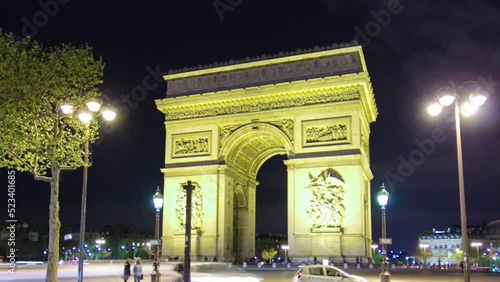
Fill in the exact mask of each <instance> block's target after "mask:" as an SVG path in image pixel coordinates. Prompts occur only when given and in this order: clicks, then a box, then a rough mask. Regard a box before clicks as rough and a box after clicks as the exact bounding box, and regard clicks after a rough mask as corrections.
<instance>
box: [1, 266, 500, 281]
mask: <svg viewBox="0 0 500 282" xmlns="http://www.w3.org/2000/svg"><path fill="white" fill-rule="evenodd" d="M143 267H144V274H145V275H144V276H145V278H144V280H143V281H144V282H149V281H151V278H150V275H149V273H151V271H152V263H151V262H148V261H145V262H144V263H143ZM237 267H239V266H237ZM122 269H123V263H122V261H114V262H113V264H111V263H110V262H107V263H103V262H100V263H93V262H91V263H90V264H88V265H85V266H84V275H83V277H84V279H83V280H84V281H86V282H119V281H123V280H122V279H121V273H122ZM297 269H298V268H297V267H292V268H286V267H285V266H278V267H277V268H272V267H270V266H268V265H265V266H264V267H262V268H257V266H255V265H250V266H249V267H248V268H246V270H247V271H249V272H252V273H254V274H257V275H259V276H261V277H263V278H264V281H265V282H291V281H292V276H293V274H294V273H295V272H296V271H297ZM7 270H8V268H7V267H6V266H5V265H3V266H0V281H12V282H15V281H19V282H44V281H45V266H19V267H18V268H17V269H16V270H17V274H15V275H12V274H9V273H8V272H7ZM77 271H78V266H77V265H60V267H59V271H58V273H59V275H58V276H59V281H60V282H70V281H71V282H74V281H76V274H77ZM160 271H161V267H160ZM346 271H347V272H349V273H351V274H356V275H360V276H362V277H365V278H366V279H368V281H370V282H375V281H377V282H378V281H380V279H379V277H378V274H379V273H380V269H368V268H363V269H355V268H350V269H347V270H346ZM389 271H390V273H391V275H392V277H391V278H392V279H391V281H392V282H462V281H463V275H462V273H460V272H459V271H456V270H439V269H390V270H389ZM163 278H165V279H161V280H160V281H162V282H166V281H168V279H166V278H167V277H163ZM129 281H130V282H131V281H133V280H131V279H129ZM498 281H500V274H498V273H490V272H485V271H483V272H472V273H471V282H498Z"/></svg>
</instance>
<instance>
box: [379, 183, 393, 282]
mask: <svg viewBox="0 0 500 282" xmlns="http://www.w3.org/2000/svg"><path fill="white" fill-rule="evenodd" d="M380 189H381V190H380V192H379V193H378V196H377V199H378V203H379V205H380V207H381V210H382V238H381V241H382V242H381V244H382V251H383V252H384V256H383V261H382V271H381V272H380V282H389V281H391V274H390V273H389V270H388V268H387V238H386V237H387V231H386V217H385V206H387V203H388V202H389V192H387V190H385V186H384V184H383V183H382V186H381V187H380Z"/></svg>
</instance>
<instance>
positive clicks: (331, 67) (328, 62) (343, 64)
mask: <svg viewBox="0 0 500 282" xmlns="http://www.w3.org/2000/svg"><path fill="white" fill-rule="evenodd" d="M360 71H362V65H361V59H360V57H359V53H358V52H356V51H354V52H350V53H344V54H335V55H328V56H323V57H317V58H311V59H304V60H300V61H288V62H283V63H270V64H268V65H264V66H254V67H247V68H238V69H234V70H230V71H221V72H218V73H215V74H200V75H197V76H189V77H183V78H177V79H172V80H168V82H167V83H168V84H167V95H169V96H170V95H172V96H178V95H190V94H198V93H204V92H210V91H214V90H223V89H230V88H231V89H234V88H241V87H248V86H255V85H262V84H269V83H279V82H284V81H291V80H297V79H307V78H315V77H324V76H325V75H329V76H331V75H343V74H350V73H358V72H360Z"/></svg>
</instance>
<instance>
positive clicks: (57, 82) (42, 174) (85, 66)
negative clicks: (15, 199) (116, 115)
mask: <svg viewBox="0 0 500 282" xmlns="http://www.w3.org/2000/svg"><path fill="white" fill-rule="evenodd" d="M103 71H104V64H103V62H102V60H101V59H98V60H96V59H95V58H94V56H93V54H92V48H91V47H90V46H88V45H83V46H81V47H75V46H72V45H67V44H63V45H61V46H55V47H48V48H47V47H44V46H43V45H42V44H40V43H38V42H36V41H34V40H32V39H30V38H25V39H22V40H19V41H17V40H15V39H14V37H13V35H12V34H5V33H3V32H2V30H1V29H0V105H1V107H0V168H4V167H5V168H9V169H15V170H17V171H20V172H29V173H31V174H33V176H34V178H35V179H36V180H41V181H45V182H49V183H50V208H49V210H50V211H49V252H48V257H47V261H48V265H47V275H46V280H47V281H53V282H56V281H57V268H58V261H59V240H60V239H59V235H60V226H61V223H60V221H59V198H58V197H59V176H60V172H61V170H65V169H75V168H77V167H80V166H83V165H88V164H84V159H83V154H82V146H83V145H84V143H85V142H86V141H87V140H88V141H89V142H94V141H95V140H96V138H97V122H96V121H95V120H94V121H93V122H91V123H90V125H84V124H82V123H81V122H79V120H78V117H77V115H76V114H73V115H64V114H63V113H61V111H60V108H61V106H62V105H64V104H66V103H71V104H72V106H73V107H74V112H75V113H78V112H79V111H80V110H82V109H84V107H85V102H88V101H89V100H90V99H97V98H99V96H100V93H99V92H98V89H97V85H98V84H100V83H102V76H103Z"/></svg>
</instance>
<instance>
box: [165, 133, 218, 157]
mask: <svg viewBox="0 0 500 282" xmlns="http://www.w3.org/2000/svg"><path fill="white" fill-rule="evenodd" d="M210 144H211V131H204V132H194V133H183V134H175V135H172V144H171V147H172V158H179V157H193V156H205V155H210V151H211V150H210V147H211V146H210Z"/></svg>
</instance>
